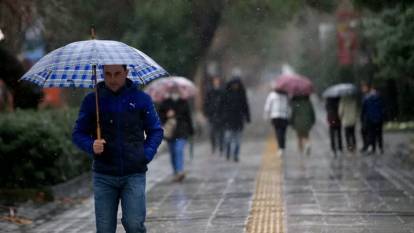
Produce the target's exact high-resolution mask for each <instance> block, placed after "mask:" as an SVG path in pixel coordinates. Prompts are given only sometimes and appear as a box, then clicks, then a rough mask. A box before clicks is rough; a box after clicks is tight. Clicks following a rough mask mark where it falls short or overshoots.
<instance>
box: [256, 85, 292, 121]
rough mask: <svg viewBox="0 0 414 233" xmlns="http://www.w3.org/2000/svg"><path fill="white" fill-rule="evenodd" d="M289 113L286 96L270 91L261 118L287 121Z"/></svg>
mask: <svg viewBox="0 0 414 233" xmlns="http://www.w3.org/2000/svg"><path fill="white" fill-rule="evenodd" d="M291 111H292V110H291V108H290V104H289V98H288V96H287V95H284V94H279V93H277V92H275V91H272V92H271V93H269V95H268V96H267V98H266V103H265V106H264V115H263V117H264V119H274V118H282V119H289V117H290V114H291Z"/></svg>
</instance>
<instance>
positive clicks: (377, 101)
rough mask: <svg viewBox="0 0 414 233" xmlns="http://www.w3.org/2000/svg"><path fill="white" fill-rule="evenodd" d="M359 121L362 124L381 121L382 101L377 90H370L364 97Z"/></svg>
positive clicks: (382, 118) (382, 113)
mask: <svg viewBox="0 0 414 233" xmlns="http://www.w3.org/2000/svg"><path fill="white" fill-rule="evenodd" d="M361 121H362V123H363V124H368V123H382V122H383V121H384V102H383V100H382V98H381V96H380V95H379V94H378V93H377V92H371V93H369V94H367V95H366V96H365V97H364V100H363V101H362V109H361Z"/></svg>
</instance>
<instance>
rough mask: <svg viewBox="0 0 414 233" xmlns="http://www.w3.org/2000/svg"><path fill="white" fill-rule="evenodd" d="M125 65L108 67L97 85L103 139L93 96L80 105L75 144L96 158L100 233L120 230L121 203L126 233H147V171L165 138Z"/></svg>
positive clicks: (94, 167)
mask: <svg viewBox="0 0 414 233" xmlns="http://www.w3.org/2000/svg"><path fill="white" fill-rule="evenodd" d="M127 75H128V70H127V68H126V66H125V65H105V66H104V82H101V83H98V93H99V94H98V95H99V117H100V125H101V130H102V139H96V138H97V137H96V105H95V93H90V94H88V95H87V96H86V97H85V98H84V100H83V103H82V105H81V108H80V111H79V116H78V119H77V121H76V125H75V127H74V129H73V133H72V139H73V142H74V143H75V144H76V145H77V146H78V147H79V148H81V149H82V150H84V151H86V152H87V153H88V154H89V155H90V156H91V158H93V165H92V170H93V188H94V193H95V197H94V198H95V217H96V228H97V232H98V233H109V232H111V233H112V232H113V233H114V232H115V231H116V225H117V212H118V204H119V201H120V200H121V207H122V225H123V226H124V228H125V230H126V232H127V233H138V232H140V233H143V232H146V229H145V226H144V222H145V216H146V207H145V180H146V179H145V172H146V171H147V164H148V163H149V162H150V161H151V160H152V159H153V158H154V155H155V153H156V152H157V148H158V146H159V145H160V143H161V141H162V138H163V130H162V128H161V124H160V121H159V118H158V115H157V113H156V111H155V108H154V105H153V103H152V100H151V98H150V97H149V96H148V95H147V94H145V93H143V92H142V91H140V90H138V88H137V87H136V86H135V85H134V84H133V83H132V81H131V80H129V79H127Z"/></svg>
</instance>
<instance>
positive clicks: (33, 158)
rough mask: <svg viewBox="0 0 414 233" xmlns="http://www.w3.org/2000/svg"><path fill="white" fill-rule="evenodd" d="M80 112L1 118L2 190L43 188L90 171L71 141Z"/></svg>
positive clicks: (32, 112)
mask: <svg viewBox="0 0 414 233" xmlns="http://www.w3.org/2000/svg"><path fill="white" fill-rule="evenodd" d="M76 116H77V110H76V109H69V110H45V111H35V110H18V111H16V112H14V113H7V114H4V113H2V114H0V188H3V189H4V188H12V189H13V188H40V187H46V186H50V185H54V184H58V183H61V182H64V181H66V180H68V179H71V178H73V177H75V176H77V175H79V174H81V173H83V172H85V171H87V170H88V169H89V161H88V157H87V156H86V155H85V154H84V153H83V152H81V151H80V150H78V149H77V148H76V147H75V146H74V145H73V144H72V141H71V131H72V127H73V125H74V122H75V120H76Z"/></svg>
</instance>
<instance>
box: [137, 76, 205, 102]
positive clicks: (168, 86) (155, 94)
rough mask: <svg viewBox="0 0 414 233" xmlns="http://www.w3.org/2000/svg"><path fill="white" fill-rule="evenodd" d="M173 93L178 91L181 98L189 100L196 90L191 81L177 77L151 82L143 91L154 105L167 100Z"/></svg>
mask: <svg viewBox="0 0 414 233" xmlns="http://www.w3.org/2000/svg"><path fill="white" fill-rule="evenodd" d="M173 91H178V93H179V94H180V97H181V98H183V99H189V98H192V97H193V96H195V95H196V94H197V91H198V90H197V87H196V86H195V85H194V83H193V82H192V81H190V80H188V79H186V78H184V77H179V76H172V77H167V78H163V79H157V80H155V81H153V82H151V83H150V84H149V85H148V87H147V88H146V89H145V92H147V93H148V94H149V95H150V96H151V98H152V99H153V101H154V102H156V103H159V102H162V101H163V100H164V99H166V98H168V96H169V94H170V93H171V92H173Z"/></svg>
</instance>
